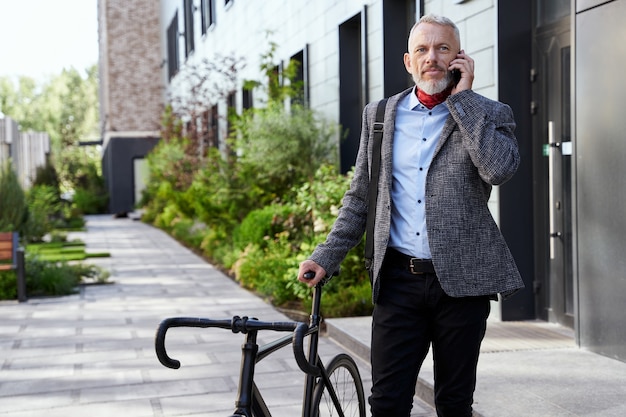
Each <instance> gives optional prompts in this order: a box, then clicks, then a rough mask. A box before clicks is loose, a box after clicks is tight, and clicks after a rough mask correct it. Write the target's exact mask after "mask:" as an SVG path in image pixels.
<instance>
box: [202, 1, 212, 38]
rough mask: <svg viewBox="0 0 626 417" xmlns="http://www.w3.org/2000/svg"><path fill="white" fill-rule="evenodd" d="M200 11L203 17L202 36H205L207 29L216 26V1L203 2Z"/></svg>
mask: <svg viewBox="0 0 626 417" xmlns="http://www.w3.org/2000/svg"><path fill="white" fill-rule="evenodd" d="M200 9H201V10H200V13H201V15H202V34H203V35H205V34H206V32H207V29H208V28H209V27H210V26H211V25H214V24H215V1H214V0H201V3H200Z"/></svg>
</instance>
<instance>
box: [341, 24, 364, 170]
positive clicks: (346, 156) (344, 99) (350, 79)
mask: <svg viewBox="0 0 626 417" xmlns="http://www.w3.org/2000/svg"><path fill="white" fill-rule="evenodd" d="M361 23H362V19H361V14H360V13H359V14H357V15H355V16H353V17H352V18H351V19H349V20H347V21H345V22H344V23H342V24H341V25H339V123H340V124H341V126H342V127H343V129H344V130H345V131H346V137H345V139H344V140H342V141H341V143H340V152H339V153H340V165H341V172H342V173H346V172H348V171H349V170H350V169H352V167H353V166H354V162H355V161H356V154H357V151H358V150H359V137H360V131H361V112H362V110H363V106H364V102H363V97H362V93H363V89H362V85H363V74H362V70H363V68H362V66H361V63H362V60H361V56H362V54H363V50H362V45H361V41H362V34H361Z"/></svg>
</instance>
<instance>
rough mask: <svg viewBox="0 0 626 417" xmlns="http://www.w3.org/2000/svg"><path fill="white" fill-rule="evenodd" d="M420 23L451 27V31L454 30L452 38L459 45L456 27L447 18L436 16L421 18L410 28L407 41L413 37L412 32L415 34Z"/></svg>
mask: <svg viewBox="0 0 626 417" xmlns="http://www.w3.org/2000/svg"><path fill="white" fill-rule="evenodd" d="M422 23H432V24H434V25H441V26H449V27H451V28H452V29H454V36H455V37H456V40H457V41H458V42H459V45H460V44H461V33H460V32H459V28H458V26H457V25H456V24H455V23H454V22H453V21H452V20H450V19H448V18H447V17H445V16H440V15H436V14H427V15H424V16H422V17H421V18H420V20H418V21H417V22H416V23H415V24H414V25H413V27H412V28H411V31H410V32H409V40H411V36H413V32H415V29H416V28H417V27H418V26H419V25H421V24H422Z"/></svg>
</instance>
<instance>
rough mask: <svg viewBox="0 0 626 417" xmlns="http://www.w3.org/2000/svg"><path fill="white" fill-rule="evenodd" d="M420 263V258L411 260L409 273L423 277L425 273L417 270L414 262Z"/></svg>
mask: <svg viewBox="0 0 626 417" xmlns="http://www.w3.org/2000/svg"><path fill="white" fill-rule="evenodd" d="M419 261H420V258H411V259H409V271H411V273H412V274H413V275H422V274H423V273H424V272H423V271H416V270H415V264H414V263H413V262H419Z"/></svg>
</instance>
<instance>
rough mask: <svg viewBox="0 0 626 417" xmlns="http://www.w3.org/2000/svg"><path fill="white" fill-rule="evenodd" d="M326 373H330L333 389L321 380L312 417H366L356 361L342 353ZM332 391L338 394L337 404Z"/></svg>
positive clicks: (330, 364) (314, 398) (315, 395)
mask: <svg viewBox="0 0 626 417" xmlns="http://www.w3.org/2000/svg"><path fill="white" fill-rule="evenodd" d="M326 372H328V378H329V380H330V384H331V387H327V386H326V384H325V383H324V381H323V380H322V379H320V380H319V382H318V383H317V385H316V386H315V391H314V393H313V413H312V415H313V416H315V417H336V416H342V415H343V416H345V417H365V394H364V393H363V382H362V381H361V375H360V374H359V368H358V367H357V365H356V363H355V362H354V359H352V358H351V357H350V356H348V355H346V354H345V353H341V354H339V355H337V356H335V357H334V358H333V359H332V360H331V361H330V363H329V364H328V367H327V368H326ZM331 390H332V391H333V392H334V393H335V394H336V399H337V404H335V402H334V401H333V398H332V397H333V395H332V394H331ZM339 410H341V413H340V412H339Z"/></svg>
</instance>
